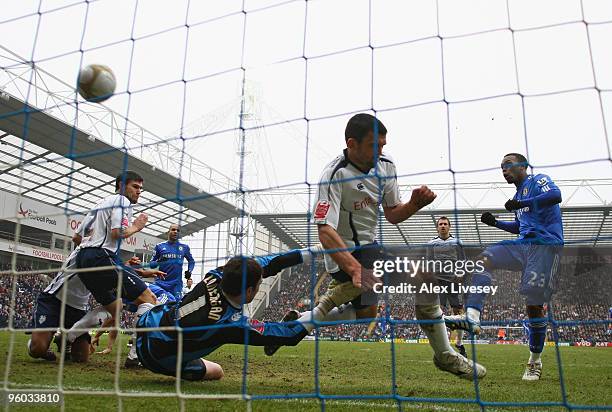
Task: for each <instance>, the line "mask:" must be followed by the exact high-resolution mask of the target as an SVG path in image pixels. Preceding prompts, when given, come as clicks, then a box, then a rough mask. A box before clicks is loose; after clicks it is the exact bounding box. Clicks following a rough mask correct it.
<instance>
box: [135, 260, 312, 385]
mask: <svg viewBox="0 0 612 412" xmlns="http://www.w3.org/2000/svg"><path fill="white" fill-rule="evenodd" d="M310 257H311V254H310V252H309V251H308V250H307V249H304V250H299V249H297V250H291V251H289V252H286V253H282V254H278V255H271V256H266V257H259V258H244V257H243V258H241V257H235V258H233V259H230V260H229V261H228V262H227V263H226V264H225V266H221V267H218V268H216V269H214V270H211V271H210V272H208V273H207V274H206V275H205V276H204V278H203V279H202V281H201V282H200V283H198V284H197V285H196V286H195V287H194V288H193V290H192V291H191V292H189V294H187V295H186V296H185V297H184V298H183V299H182V300H181V301H179V302H171V303H166V304H163V305H158V306H155V307H152V308H151V309H150V310H149V311H147V312H146V313H145V314H144V315H143V316H142V317H141V318H140V320H139V321H138V326H137V327H138V328H164V327H171V328H175V327H178V328H182V329H183V331H182V332H181V334H182V344H181V340H180V337H179V332H177V331H176V330H159V331H146V332H138V334H137V341H136V345H137V346H136V350H137V353H138V358H139V360H140V362H141V363H142V365H143V366H144V367H145V368H147V369H149V370H151V371H152V372H156V373H160V374H163V375H168V376H176V375H177V358H178V355H179V352H181V351H182V353H181V374H180V377H181V378H182V379H186V380H194V381H198V380H216V379H221V378H222V377H223V369H222V368H221V366H220V365H218V364H216V363H214V362H211V361H207V360H204V359H202V357H203V356H206V355H208V354H210V353H212V352H214V351H215V350H217V349H218V348H219V347H221V346H222V345H224V344H228V343H234V344H248V345H255V346H264V345H270V344H273V345H290V346H292V345H296V344H297V343H298V342H300V341H301V340H302V339H303V338H304V337H305V336H306V335H307V334H308V333H309V332H310V331H311V330H312V329H313V327H314V325H312V323H310V321H311V320H312V319H311V312H306V313H304V314H302V316H301V317H300V318H299V319H297V321H296V322H292V323H271V322H270V323H262V322H259V321H256V320H254V319H251V318H248V317H246V316H245V315H244V314H243V311H242V305H243V304H245V303H251V302H252V301H253V299H254V298H255V295H256V294H257V292H258V291H259V286H260V284H261V281H262V278H266V277H269V276H274V275H276V274H278V273H279V272H280V271H282V270H283V269H285V268H288V267H290V266H295V265H299V264H301V263H308V262H309V261H310ZM243 293H244V294H243ZM151 306H152V305H151ZM315 319H316V316H315ZM317 320H321V319H317Z"/></svg>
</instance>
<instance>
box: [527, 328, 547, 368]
mask: <svg viewBox="0 0 612 412" xmlns="http://www.w3.org/2000/svg"><path fill="white" fill-rule="evenodd" d="M544 341H546V322H529V350H530V351H531V357H532V358H535V357H537V360H539V358H540V356H541V354H542V351H543V350H544ZM530 362H531V358H530Z"/></svg>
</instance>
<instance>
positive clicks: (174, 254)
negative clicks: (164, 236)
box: [149, 242, 195, 297]
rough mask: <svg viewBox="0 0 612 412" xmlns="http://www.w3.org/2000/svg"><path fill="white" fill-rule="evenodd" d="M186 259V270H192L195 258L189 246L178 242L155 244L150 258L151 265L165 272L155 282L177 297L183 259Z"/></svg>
mask: <svg viewBox="0 0 612 412" xmlns="http://www.w3.org/2000/svg"><path fill="white" fill-rule="evenodd" d="M184 259H187V270H188V271H190V272H192V271H193V268H194V267H195V260H194V259H193V257H192V256H191V251H190V250H189V246H187V245H186V244H184V243H180V242H163V243H159V244H157V245H155V254H154V255H153V258H152V259H151V262H149V263H150V264H151V267H155V266H157V267H158V268H159V270H161V271H162V272H165V273H166V276H165V278H164V279H161V278H158V279H156V280H155V284H156V285H157V286H159V287H161V288H162V289H164V290H166V291H168V292H170V293H172V294H173V295H174V296H176V297H179V296H180V294H181V293H182V291H183V260H184Z"/></svg>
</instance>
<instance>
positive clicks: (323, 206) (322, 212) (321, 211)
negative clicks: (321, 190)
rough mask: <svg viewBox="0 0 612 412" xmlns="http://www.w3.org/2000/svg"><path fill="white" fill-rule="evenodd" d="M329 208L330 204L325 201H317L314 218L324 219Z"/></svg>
mask: <svg viewBox="0 0 612 412" xmlns="http://www.w3.org/2000/svg"><path fill="white" fill-rule="evenodd" d="M329 207H330V204H329V202H328V201H327V200H319V202H318V203H317V207H316V208H315V212H314V218H315V219H325V218H326V217H327V212H329Z"/></svg>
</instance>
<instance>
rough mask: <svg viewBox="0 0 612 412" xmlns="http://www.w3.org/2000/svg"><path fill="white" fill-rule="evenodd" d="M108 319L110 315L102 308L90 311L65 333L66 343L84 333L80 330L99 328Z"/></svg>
mask: <svg viewBox="0 0 612 412" xmlns="http://www.w3.org/2000/svg"><path fill="white" fill-rule="evenodd" d="M110 317H111V314H110V313H108V311H107V310H106V309H104V306H98V307H97V308H95V309H94V310H90V311H89V312H87V313H86V314H85V316H83V317H82V318H81V319H80V320H79V321H77V322H76V323H75V324H74V325H72V327H71V328H70V329H69V330H68V332H67V333H66V342H70V343H72V342H74V341H75V339H76V338H78V337H79V336H81V335H83V334H85V333H86V332H83V331H82V329H91V328H94V327H96V326H100V325H102V324H103V323H104V321H105V320H106V319H108V318H110ZM73 329H81V331H74V330H73Z"/></svg>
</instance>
